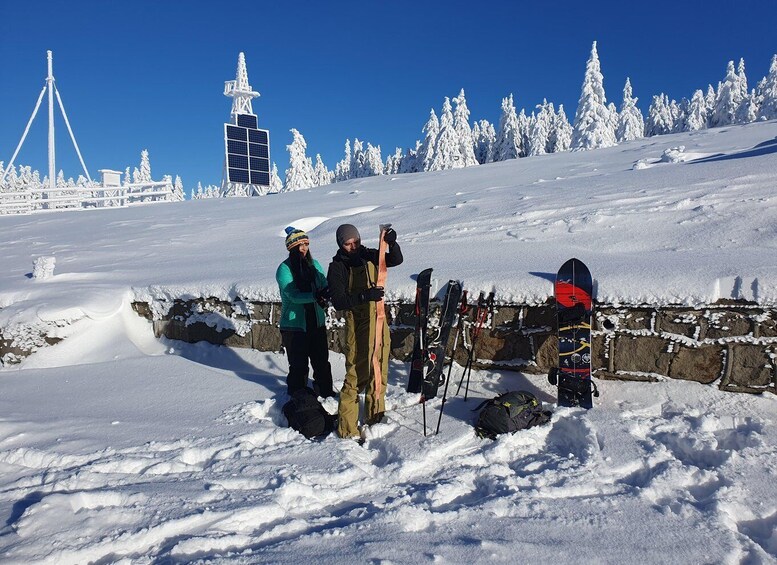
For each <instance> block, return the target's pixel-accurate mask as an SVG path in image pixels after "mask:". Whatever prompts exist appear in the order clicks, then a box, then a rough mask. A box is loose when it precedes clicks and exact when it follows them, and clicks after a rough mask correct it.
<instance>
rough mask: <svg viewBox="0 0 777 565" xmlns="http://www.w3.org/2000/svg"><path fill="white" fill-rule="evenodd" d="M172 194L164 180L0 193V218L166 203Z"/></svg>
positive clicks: (170, 185)
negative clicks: (4, 216)
mask: <svg viewBox="0 0 777 565" xmlns="http://www.w3.org/2000/svg"><path fill="white" fill-rule="evenodd" d="M172 193H173V186H172V184H170V183H169V182H167V181H158V182H145V183H132V184H125V185H121V186H90V187H57V188H56V189H54V190H51V189H50V188H31V189H29V190H22V191H15V192H0V216H2V215H9V214H33V213H36V212H53V211H61V210H79V209H85V208H123V207H126V206H133V205H135V204H143V203H150V202H166V201H169V200H171V199H172Z"/></svg>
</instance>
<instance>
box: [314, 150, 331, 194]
mask: <svg viewBox="0 0 777 565" xmlns="http://www.w3.org/2000/svg"><path fill="white" fill-rule="evenodd" d="M333 176H334V175H333V174H332V173H330V172H329V169H327V168H326V165H324V161H322V160H321V154H320V153H316V166H315V167H314V168H313V180H314V181H315V183H316V184H315V186H326V185H327V184H332V177H333Z"/></svg>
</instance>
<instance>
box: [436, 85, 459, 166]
mask: <svg viewBox="0 0 777 565" xmlns="http://www.w3.org/2000/svg"><path fill="white" fill-rule="evenodd" d="M451 108H452V107H451V101H450V98H448V97H447V96H446V97H445V101H444V102H443V105H442V114H441V115H440V133H438V134H437V141H436V143H435V145H436V150H435V152H434V159H432V165H431V168H430V169H429V170H431V171H443V170H446V169H459V168H461V167H463V166H464V163H463V161H462V159H461V154H460V152H459V147H460V142H459V137H458V135H456V129H455V128H454V126H453V112H452V111H451Z"/></svg>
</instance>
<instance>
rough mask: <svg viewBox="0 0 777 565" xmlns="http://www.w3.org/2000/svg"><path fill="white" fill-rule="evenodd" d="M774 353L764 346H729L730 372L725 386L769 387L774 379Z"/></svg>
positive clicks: (739, 344) (737, 344)
mask: <svg viewBox="0 0 777 565" xmlns="http://www.w3.org/2000/svg"><path fill="white" fill-rule="evenodd" d="M770 353H771V354H773V353H774V352H773V351H770V350H769V349H767V347H766V346H763V345H755V344H743V343H733V344H731V345H730V346H729V361H728V362H729V364H730V367H729V370H728V371H727V378H726V380H725V381H726V382H724V383H723V386H724V387H725V386H727V385H735V386H743V387H767V386H769V385H770V384H771V383H772V380H773V378H774V360H773V359H772V357H771V355H770Z"/></svg>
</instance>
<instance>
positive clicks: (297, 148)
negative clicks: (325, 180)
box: [284, 128, 315, 191]
mask: <svg viewBox="0 0 777 565" xmlns="http://www.w3.org/2000/svg"><path fill="white" fill-rule="evenodd" d="M290 131H291V135H292V136H293V140H292V142H291V145H287V146H286V150H287V151H288V152H289V168H288V169H286V182H285V183H284V185H285V190H286V191H292V190H300V189H302V188H310V187H313V186H315V179H314V176H313V162H312V161H311V160H310V157H308V156H307V155H305V151H306V150H307V147H308V144H307V143H306V142H305V138H304V137H303V135H302V134H301V133H300V132H298V131H297V130H296V129H294V128H292V129H291V130H290Z"/></svg>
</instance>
